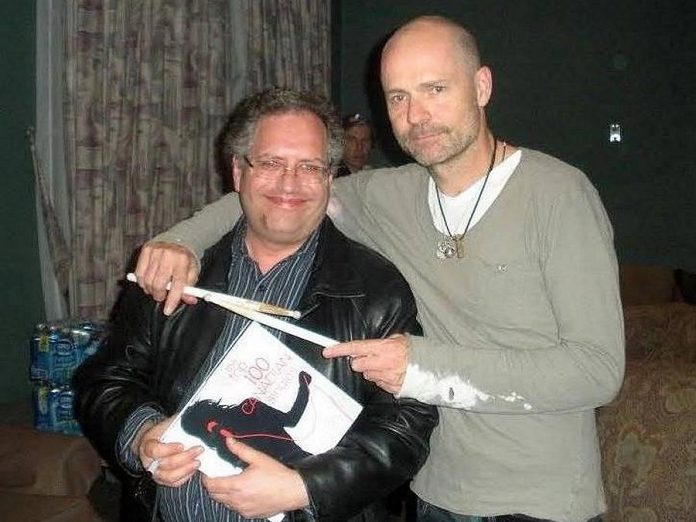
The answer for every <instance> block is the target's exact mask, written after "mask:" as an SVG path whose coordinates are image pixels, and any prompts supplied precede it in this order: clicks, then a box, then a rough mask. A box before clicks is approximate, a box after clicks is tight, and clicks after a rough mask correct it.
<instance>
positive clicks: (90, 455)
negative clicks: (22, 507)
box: [0, 426, 101, 497]
mask: <svg viewBox="0 0 696 522" xmlns="http://www.w3.org/2000/svg"><path fill="white" fill-rule="evenodd" d="M100 470H101V460H100V458H99V456H98V455H97V452H96V451H95V450H94V449H93V448H92V446H91V445H90V444H89V442H88V441H87V439H85V438H84V437H76V436H71V435H61V434H59V433H48V432H42V431H38V430H35V429H33V428H25V427H14V426H0V489H3V490H5V491H13V492H17V493H28V494H38V495H56V496H62V495H69V496H75V497H79V496H85V495H87V493H88V492H89V489H90V487H91V486H92V483H93V482H94V480H95V479H96V478H97V476H98V475H99V473H100Z"/></svg>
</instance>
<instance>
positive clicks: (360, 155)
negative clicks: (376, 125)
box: [343, 123, 372, 172]
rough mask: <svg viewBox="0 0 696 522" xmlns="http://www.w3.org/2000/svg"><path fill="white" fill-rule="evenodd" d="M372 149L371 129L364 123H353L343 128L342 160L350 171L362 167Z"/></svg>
mask: <svg viewBox="0 0 696 522" xmlns="http://www.w3.org/2000/svg"><path fill="white" fill-rule="evenodd" d="M370 150H372V131H371V130H370V126H369V125H367V124H366V123H355V124H353V125H351V126H350V127H348V128H347V129H346V130H345V148H344V151H343V161H344V163H345V164H346V165H348V168H349V169H350V171H351V172H356V171H358V170H360V169H362V168H363V166H364V165H365V163H366V162H367V158H368V156H369V155H370Z"/></svg>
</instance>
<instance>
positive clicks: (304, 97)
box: [222, 88, 343, 170]
mask: <svg viewBox="0 0 696 522" xmlns="http://www.w3.org/2000/svg"><path fill="white" fill-rule="evenodd" d="M301 111H307V112H311V113H312V114H314V115H315V116H317V118H319V119H320V120H321V122H322V123H323V124H324V126H325V127H326V130H327V133H328V136H329V157H328V158H327V159H328V163H329V165H331V169H332V170H335V169H336V168H337V167H338V164H339V162H340V161H341V157H342V156H343V128H342V127H341V122H340V120H339V118H338V115H337V114H336V110H335V109H334V107H333V106H332V105H331V103H330V102H329V101H328V100H327V99H326V98H325V97H324V96H321V95H318V94H313V93H310V92H303V91H296V90H293V89H282V88H273V89H267V90H265V91H261V92H259V93H256V94H252V95H251V96H248V97H247V98H245V99H243V100H242V101H241V102H239V103H238V104H237V106H236V107H235V108H234V110H233V111H232V114H231V115H230V117H229V119H228V120H227V123H226V125H225V128H224V129H223V132H222V134H223V138H222V140H223V150H224V153H225V155H226V156H227V157H228V158H230V157H231V156H233V155H234V156H237V157H242V156H246V155H248V154H249V150H250V148H251V141H252V138H253V136H254V132H255V131H256V125H257V123H258V121H259V120H260V119H261V118H262V117H263V116H268V115H272V114H285V113H288V112H301Z"/></svg>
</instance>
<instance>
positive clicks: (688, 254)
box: [334, 0, 696, 271]
mask: <svg viewBox="0 0 696 522" xmlns="http://www.w3.org/2000/svg"><path fill="white" fill-rule="evenodd" d="M334 2H335V4H334V5H336V7H337V8H338V9H340V25H341V31H340V34H339V38H340V39H339V40H338V41H336V40H334V44H335V45H337V46H339V47H340V69H339V70H338V71H337V74H338V75H340V81H338V82H336V81H335V82H334V85H336V84H339V85H340V90H339V92H338V93H335V94H334V98H335V99H336V101H337V102H338V103H339V104H340V106H341V109H342V111H343V112H356V111H365V112H368V113H370V114H371V115H372V117H373V119H374V120H375V123H376V125H377V127H378V130H379V134H380V136H381V142H380V143H379V146H378V148H377V149H376V150H375V151H374V153H373V158H372V159H373V163H375V164H378V165H380V164H385V163H392V164H399V163H402V162H404V161H407V158H405V157H404V156H403V155H402V154H400V153H399V150H398V146H397V145H396V144H395V142H394V140H393V138H392V137H391V132H390V130H389V125H388V122H387V121H386V120H385V117H384V115H385V111H384V107H383V101H382V95H381V91H380V86H379V82H378V79H377V74H376V64H377V59H378V46H379V45H380V43H381V42H382V41H383V39H384V38H385V36H386V35H387V34H388V33H389V32H391V31H392V30H394V29H395V28H397V27H398V26H399V25H401V24H402V23H403V22H405V21H407V20H409V19H411V18H413V17H415V16H418V15H422V14H440V15H444V16H447V17H450V18H452V19H454V20H456V21H458V22H460V23H462V24H463V25H464V26H466V27H469V28H470V29H472V30H473V31H474V33H475V34H476V35H477V36H478V39H479V43H480V46H481V52H482V56H483V59H484V61H485V62H486V63H487V64H489V65H490V66H491V67H492V70H493V78H494V94H493V98H492V100H491V103H490V105H489V107H488V115H489V120H490V124H491V127H492V128H493V130H494V132H495V133H496V134H497V135H498V136H500V137H501V138H502V139H505V140H507V141H508V142H511V143H514V144H516V145H523V146H526V147H531V148H536V149H539V150H542V151H544V152H547V153H550V154H552V155H555V156H557V157H559V158H561V159H563V160H565V161H567V162H569V163H572V164H573V165H576V166H578V167H579V168H581V169H583V170H584V171H585V172H586V173H587V175H588V176H589V177H590V179H591V180H592V181H593V183H594V184H595V186H596V187H597V189H598V190H599V192H600V194H601V196H602V199H603V201H604V203H605V206H606V207H607V210H608V212H609V215H610V217H611V220H612V223H613V225H614V230H615V238H616V245H617V252H618V254H619V258H620V261H621V262H623V263H634V264H654V265H663V266H671V267H674V268H679V267H681V268H685V269H687V270H690V271H696V233H694V228H695V226H694V225H696V162H695V161H694V155H693V151H694V150H695V148H696V132H694V131H693V122H694V121H695V120H696V96H694V93H695V92H696V59H694V49H696V4H695V3H693V2H688V1H684V0H665V1H661V2H655V1H653V0H612V1H611V2H606V1H603V0H581V1H572V2H571V1H566V0H564V1H557V2H552V1H549V0H525V1H524V2H512V1H501V0H498V1H491V0H471V1H467V2H462V1H458V0H449V1H447V0H430V1H429V2H427V3H425V2H423V1H422V0H400V1H399V2H390V1H369V0H334ZM396 5H398V8H396V7H395V6H396ZM614 121H618V122H620V123H621V124H622V126H623V130H624V142H623V143H622V144H620V145H616V144H615V143H609V141H608V134H609V133H608V130H609V129H608V128H609V123H610V122H614Z"/></svg>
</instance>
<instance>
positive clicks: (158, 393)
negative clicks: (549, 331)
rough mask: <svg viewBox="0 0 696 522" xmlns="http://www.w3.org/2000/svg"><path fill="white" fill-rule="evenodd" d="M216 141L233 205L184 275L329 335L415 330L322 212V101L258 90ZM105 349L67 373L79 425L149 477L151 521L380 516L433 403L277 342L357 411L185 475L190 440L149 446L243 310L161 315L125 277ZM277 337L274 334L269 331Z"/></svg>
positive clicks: (427, 426)
mask: <svg viewBox="0 0 696 522" xmlns="http://www.w3.org/2000/svg"><path fill="white" fill-rule="evenodd" d="M224 133H225V134H224V135H225V139H224V146H225V152H226V155H227V157H228V158H229V161H230V165H231V168H232V175H233V180H234V186H235V189H236V191H237V192H238V193H239V197H240V201H241V205H242V208H243V215H242V217H241V218H240V219H239V220H238V221H237V223H236V225H235V227H234V229H233V230H232V231H231V232H229V233H228V234H227V235H225V236H224V237H223V238H222V240H220V241H219V242H218V243H217V244H216V245H214V246H213V247H212V248H210V249H208V250H207V252H206V254H205V256H204V257H203V260H202V263H201V276H200V280H199V284H200V286H202V287H204V288H209V289H212V290H217V291H223V292H227V293H229V294H232V295H236V296H239V297H244V298H249V299H254V300H258V301H265V302H268V303H272V304H274V305H278V306H281V307H284V308H292V309H299V310H300V311H301V313H302V318H301V319H300V320H299V324H300V325H301V326H304V327H307V328H309V329H310V330H313V331H315V332H318V333H321V334H323V335H326V336H329V337H333V338H335V339H338V340H343V341H345V340H354V339H369V338H374V337H386V336H389V335H391V334H395V333H401V332H417V331H418V329H419V327H418V325H417V323H416V320H415V316H416V310H415V304H414V299H413V296H412V294H411V292H410V289H409V287H408V285H407V284H406V282H405V281H404V279H403V278H402V277H401V275H400V274H399V273H398V272H397V271H396V269H395V268H394V267H393V266H392V265H391V264H389V263H388V262H387V261H386V260H385V259H384V258H382V257H381V256H379V255H378V254H376V253H374V252H372V251H370V250H368V249H367V248H365V247H363V246H362V245H359V244H357V243H355V242H353V241H351V240H349V239H347V238H346V237H345V236H343V235H342V234H341V233H340V232H338V231H337V230H336V229H335V228H334V226H333V224H332V223H331V221H330V220H329V219H328V218H327V217H326V216H325V212H326V207H327V203H328V200H329V193H330V187H331V184H332V172H333V168H334V167H333V166H334V165H335V164H337V162H338V160H339V159H340V157H341V153H342V130H341V128H340V124H339V123H338V119H337V118H336V116H335V114H334V112H333V109H332V108H331V106H330V105H329V104H328V102H326V101H325V100H324V99H323V98H320V97H316V96H313V95H310V94H306V93H298V92H295V91H291V90H282V89H272V90H268V91H264V92H262V93H259V94H256V95H254V96H251V97H249V98H247V99H246V100H244V101H243V102H242V103H240V104H239V105H238V107H237V108H236V109H235V111H234V113H233V114H232V116H231V118H230V120H229V122H228V125H227V127H226V129H225V131H224ZM122 301H123V305H122V308H121V310H120V313H119V315H118V319H117V320H116V322H115V324H114V325H113V331H112V332H111V335H110V337H109V339H108V342H107V345H106V347H105V348H104V349H103V350H101V351H100V352H99V353H98V354H96V355H95V356H94V357H93V358H91V359H90V360H88V361H87V362H86V363H85V364H84V365H83V366H82V367H81V368H80V370H79V371H78V374H77V376H76V378H75V385H76V388H77V400H76V408H77V411H78V417H79V419H80V422H81V425H82V427H83V429H84V432H85V434H86V435H87V436H88V437H89V438H90V439H91V440H92V442H93V443H94V444H95V445H96V446H97V448H99V449H100V450H101V452H102V454H103V455H104V456H105V457H106V458H108V459H109V460H110V461H111V462H113V463H115V465H119V466H122V467H123V468H124V469H125V470H126V471H127V472H129V473H131V474H133V475H135V476H144V478H143V480H147V477H146V476H145V470H146V469H148V468H149V467H150V465H151V464H152V463H153V461H157V464H158V465H157V467H156V469H155V470H154V472H153V473H152V474H151V476H152V479H153V480H154V482H155V483H156V484H157V485H158V488H157V497H158V501H157V508H158V509H159V511H160V514H161V516H162V518H163V519H164V520H166V521H170V520H171V521H189V520H223V521H227V520H230V521H234V520H241V517H246V518H254V517H268V516H271V515H274V514H277V513H280V512H287V513H288V515H287V517H286V520H293V521H295V520H297V521H299V520H322V519H330V520H386V518H385V514H384V513H385V512H384V509H383V506H382V505H381V501H382V499H384V497H385V496H386V495H388V494H389V493H390V492H391V491H393V490H394V489H395V488H397V487H398V486H399V485H401V484H402V483H403V482H404V481H406V480H408V479H410V478H411V477H412V476H413V475H414V474H415V473H416V471H417V470H418V469H419V468H420V466H421V465H422V464H423V462H424V461H425V458H426V456H427V454H428V442H429V437H430V433H431V431H432V429H433V427H434V426H435V424H436V423H437V413H436V411H435V408H433V407H431V406H426V405H423V404H421V403H419V402H417V401H415V400H411V399H406V400H401V399H395V398H394V397H393V396H392V395H391V394H389V393H387V392H385V391H383V390H381V389H380V388H378V387H377V386H376V385H375V384H373V383H370V382H368V381H366V380H364V379H362V377H361V376H360V374H357V373H354V372H353V371H352V370H351V368H350V360H349V359H348V358H336V359H325V358H324V357H322V354H321V350H320V348H319V347H317V346H315V345H312V344H311V343H308V342H306V341H302V340H299V339H296V338H293V337H290V336H287V337H285V336H284V337H283V341H284V342H285V343H286V344H287V345H288V346H289V347H290V348H291V349H293V350H294V351H296V352H297V353H298V354H299V355H300V356H301V357H303V358H304V359H305V360H307V362H309V363H310V364H311V365H312V366H314V367H315V368H316V369H317V370H319V371H320V372H322V373H323V374H324V375H326V376H327V377H328V378H329V379H331V380H332V381H333V382H334V383H335V384H337V385H338V386H339V387H341V388H342V389H343V390H344V391H345V392H347V393H348V394H350V395H351V396H352V397H353V398H355V399H356V400H357V401H358V402H359V403H361V404H362V405H363V407H364V409H363V411H362V413H361V414H360V416H359V417H358V418H357V420H356V421H355V423H354V425H353V426H352V427H351V428H350V429H349V431H348V433H347V434H346V435H345V436H344V438H343V439H342V440H341V441H340V442H339V444H338V445H337V446H336V447H335V448H334V449H332V450H329V451H328V452H326V453H322V454H319V455H309V456H307V457H302V458H300V459H299V460H296V461H292V462H289V463H287V464H284V463H282V462H280V461H278V460H275V459H273V458H271V457H270V456H268V455H265V454H263V453H261V452H259V451H256V450H254V449H252V448H250V447H248V446H246V445H244V444H243V443H242V442H238V441H235V440H233V439H232V438H229V439H227V446H228V449H229V450H230V451H231V452H232V453H234V454H235V455H236V456H237V457H238V458H240V459H241V460H242V461H244V462H246V467H245V470H244V471H243V472H242V473H241V474H239V475H236V476H231V477H222V478H210V477H206V476H203V475H202V474H201V473H198V472H197V468H198V461H197V457H198V456H199V455H200V452H201V449H200V448H197V447H194V448H189V449H184V448H182V447H181V446H180V445H177V444H171V443H170V444H165V443H162V442H159V440H158V439H159V437H160V435H161V434H162V433H163V431H164V430H165V429H166V427H167V426H168V424H169V422H170V421H171V416H172V415H173V414H174V413H175V412H176V410H177V408H178V407H179V406H181V404H182V401H183V400H184V398H185V397H186V395H187V393H189V392H190V390H191V389H195V387H196V386H197V385H198V384H199V382H200V381H201V379H202V376H203V375H205V374H206V372H207V371H208V370H209V369H210V368H212V367H213V365H215V363H216V362H217V361H218V360H219V359H220V357H221V356H222V354H223V353H224V351H225V349H226V348H227V347H228V346H229V345H230V344H231V343H232V342H233V341H234V339H235V338H236V337H237V336H238V335H239V334H240V332H241V331H242V329H243V328H244V327H245V326H246V324H248V321H247V320H246V319H244V318H242V317H241V316H237V315H234V314H228V313H227V312H225V311H224V310H221V309H218V308H216V307H213V306H211V305H209V304H206V303H203V302H201V303H198V304H197V305H196V306H181V307H179V308H178V309H177V310H176V311H175V312H174V313H173V314H171V315H170V316H169V317H167V316H165V315H164V314H163V313H162V307H161V304H158V303H156V302H155V301H153V300H151V299H150V298H149V297H148V296H146V295H145V294H144V293H142V291H141V290H140V289H139V288H138V287H136V286H133V287H132V288H129V289H127V291H126V295H125V297H124V299H123V300H122ZM278 335H280V333H279V332H278Z"/></svg>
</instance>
